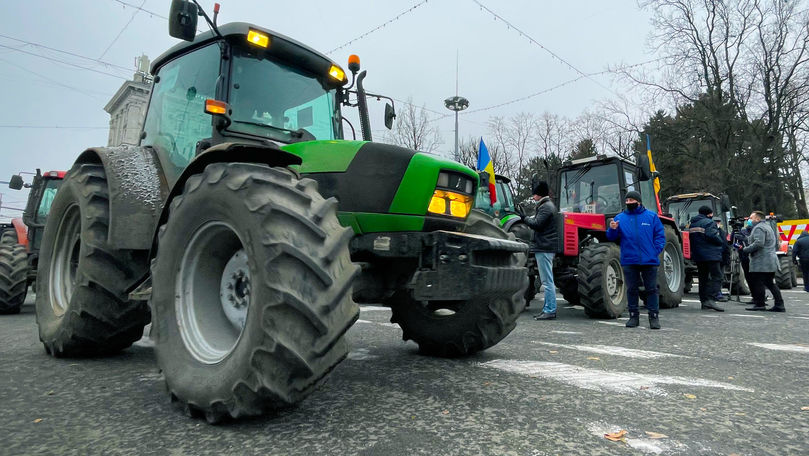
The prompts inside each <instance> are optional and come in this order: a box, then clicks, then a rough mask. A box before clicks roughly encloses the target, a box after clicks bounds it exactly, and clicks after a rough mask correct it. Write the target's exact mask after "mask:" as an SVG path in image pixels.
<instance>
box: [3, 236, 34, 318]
mask: <svg viewBox="0 0 809 456" xmlns="http://www.w3.org/2000/svg"><path fill="white" fill-rule="evenodd" d="M8 239H11V238H10V237H8ZM14 240H15V241H16V236H15V238H14ZM27 276H28V254H27V253H26V252H25V247H23V246H22V245H20V244H17V243H16V242H14V243H12V242H0V315H10V314H16V313H20V309H21V308H22V305H23V303H24V302H25V294H26V292H27V290H28V282H27Z"/></svg>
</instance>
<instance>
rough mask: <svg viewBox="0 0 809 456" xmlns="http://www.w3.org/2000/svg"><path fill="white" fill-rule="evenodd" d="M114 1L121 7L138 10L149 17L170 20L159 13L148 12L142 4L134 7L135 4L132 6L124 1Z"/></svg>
mask: <svg viewBox="0 0 809 456" xmlns="http://www.w3.org/2000/svg"><path fill="white" fill-rule="evenodd" d="M113 1H114V2H118V3H120V4H121V5H123V6H124V7H127V6H128V7H130V8H135V9H136V10H138V11H143V12H144V13H146V14H149V15H151V16H156V17H159V18H160V19H165V20H169V18H168V17H166V16H163V15H160V14H157V13H155V12H154V11H149V10H147V9H143V4H141V6H137V5H133V4H131V3H127V2H124V1H122V0H113Z"/></svg>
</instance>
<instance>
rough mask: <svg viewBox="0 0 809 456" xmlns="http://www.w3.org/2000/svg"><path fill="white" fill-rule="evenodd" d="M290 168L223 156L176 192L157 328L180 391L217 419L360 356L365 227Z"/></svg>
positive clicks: (299, 387)
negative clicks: (351, 340) (355, 257)
mask: <svg viewBox="0 0 809 456" xmlns="http://www.w3.org/2000/svg"><path fill="white" fill-rule="evenodd" d="M336 208H337V200H335V199H334V198H329V199H324V198H323V197H322V196H321V195H320V193H318V191H317V183H316V182H315V181H314V180H312V179H299V178H298V177H297V176H296V174H294V173H293V172H292V171H290V170H288V169H285V168H271V167H268V166H266V165H258V164H249V163H214V164H210V165H208V166H207V167H206V168H205V170H204V171H203V172H202V173H201V174H197V175H193V176H191V177H189V178H188V180H187V181H186V183H185V187H184V189H183V192H182V193H181V194H180V195H178V196H177V197H176V198H175V199H174V200H172V202H171V203H170V208H169V216H168V219H167V220H166V223H165V225H163V226H162V227H160V229H159V234H158V248H157V254H156V257H155V259H154V261H153V262H152V279H153V281H154V282H153V283H154V286H153V292H152V301H151V302H152V308H153V318H152V337H153V339H154V342H155V353H156V355H157V363H158V366H159V367H160V369H161V370H162V371H163V374H164V376H165V380H166V386H167V388H168V391H169V393H170V397H171V399H172V401H173V402H178V403H179V404H181V405H182V407H183V408H184V409H185V411H186V413H187V414H189V415H191V416H204V417H205V419H206V420H207V421H208V422H209V423H212V424H213V423H217V422H219V421H221V420H223V419H229V418H240V417H244V416H254V415H261V414H265V413H267V412H269V411H271V410H276V409H279V408H285V407H288V406H290V405H292V404H295V403H297V402H299V401H301V400H303V399H304V398H305V397H306V396H308V395H309V394H310V393H311V392H312V391H314V390H315V389H316V388H317V387H318V385H320V384H321V383H322V382H323V381H324V379H325V378H326V376H327V374H328V373H329V372H331V371H332V369H334V368H335V367H336V366H337V364H338V363H340V362H341V361H342V360H343V359H344V358H345V357H346V356H347V355H348V343H347V341H346V340H345V337H344V335H345V333H346V331H348V329H349V328H350V327H351V326H352V325H353V324H354V322H355V321H356V320H357V318H358V317H359V307H358V306H357V304H356V303H355V302H354V301H353V300H352V298H351V295H352V293H351V290H352V285H353V282H354V279H355V277H356V276H357V274H358V272H359V268H358V267H357V266H356V265H355V264H353V263H352V262H351V258H350V255H349V241H350V240H351V238H352V236H353V232H352V231H351V230H350V229H348V228H344V227H342V226H340V223H339V221H338V220H337V212H336Z"/></svg>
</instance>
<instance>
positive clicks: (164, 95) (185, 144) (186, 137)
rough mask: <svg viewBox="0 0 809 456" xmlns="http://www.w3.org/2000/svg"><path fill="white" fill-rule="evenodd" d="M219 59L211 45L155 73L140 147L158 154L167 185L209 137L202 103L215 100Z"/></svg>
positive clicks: (209, 117) (206, 115)
mask: <svg viewBox="0 0 809 456" xmlns="http://www.w3.org/2000/svg"><path fill="white" fill-rule="evenodd" d="M219 56H220V51H219V46H218V45H216V44H211V45H209V46H207V47H204V48H201V49H197V50H195V51H193V52H190V53H188V54H185V55H183V56H181V57H178V58H176V59H174V60H172V61H171V62H169V63H167V64H165V65H164V66H163V67H162V68H160V71H159V72H158V76H159V79H158V81H157V82H156V83H155V84H154V87H153V89H152V98H151V100H150V101H149V110H148V111H147V113H146V121H145V123H144V126H143V130H144V132H145V133H146V137H145V138H144V139H143V141H142V142H141V144H142V145H145V146H152V147H154V148H155V150H157V153H158V155H159V156H160V161H161V163H162V164H163V168H164V170H165V172H166V175H167V176H166V177H167V178H168V180H169V182H173V181H174V180H175V179H176V177H177V176H179V174H180V173H181V172H182V170H183V169H185V167H186V165H188V163H189V162H190V161H191V159H192V158H194V155H195V154H196V150H197V142H198V141H199V140H201V139H204V138H210V137H211V131H212V126H211V116H210V115H209V114H206V113H205V100H206V99H208V98H216V80H217V78H218V77H219Z"/></svg>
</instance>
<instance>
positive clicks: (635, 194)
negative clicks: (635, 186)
mask: <svg viewBox="0 0 809 456" xmlns="http://www.w3.org/2000/svg"><path fill="white" fill-rule="evenodd" d="M629 198H632V199H633V200H635V201H637V202H639V203H642V202H643V200H642V199H640V193H638V192H636V191H635V190H632V191H629V192H626V199H629Z"/></svg>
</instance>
